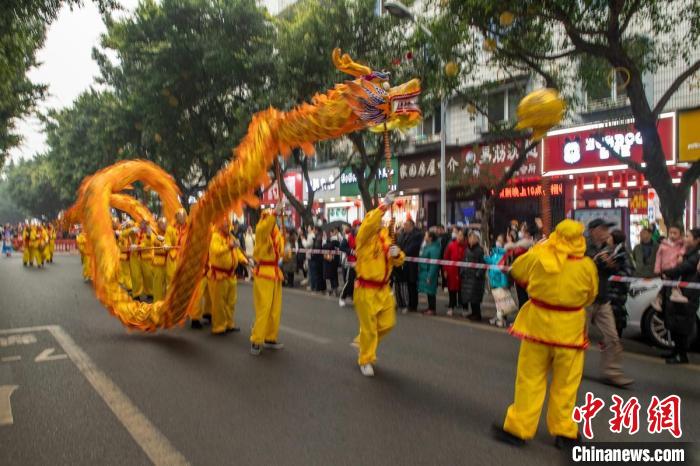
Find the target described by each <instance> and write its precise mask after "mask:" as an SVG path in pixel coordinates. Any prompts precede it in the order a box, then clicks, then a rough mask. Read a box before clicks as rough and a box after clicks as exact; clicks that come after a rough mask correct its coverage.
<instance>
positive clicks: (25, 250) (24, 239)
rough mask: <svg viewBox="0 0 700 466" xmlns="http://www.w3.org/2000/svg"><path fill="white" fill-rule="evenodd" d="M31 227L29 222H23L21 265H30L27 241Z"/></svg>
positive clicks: (29, 237) (30, 254)
mask: <svg viewBox="0 0 700 466" xmlns="http://www.w3.org/2000/svg"><path fill="white" fill-rule="evenodd" d="M31 231H32V229H31V227H30V226H29V224H27V223H25V224H24V229H23V230H22V265H24V266H27V265H29V266H31V265H32V250H31V249H30V248H29V242H30V241H31Z"/></svg>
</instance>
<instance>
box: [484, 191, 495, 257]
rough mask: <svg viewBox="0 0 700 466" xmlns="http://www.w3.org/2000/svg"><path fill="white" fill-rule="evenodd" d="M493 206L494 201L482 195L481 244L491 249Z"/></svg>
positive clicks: (490, 197)
mask: <svg viewBox="0 0 700 466" xmlns="http://www.w3.org/2000/svg"><path fill="white" fill-rule="evenodd" d="M495 204H496V202H495V199H494V197H493V196H492V195H490V194H484V196H483V197H482V198H481V244H482V246H484V247H485V248H490V247H491V222H492V221H493V214H494V210H495V208H496V205H495Z"/></svg>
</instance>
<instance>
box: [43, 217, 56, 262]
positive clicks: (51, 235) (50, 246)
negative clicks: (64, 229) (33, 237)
mask: <svg viewBox="0 0 700 466" xmlns="http://www.w3.org/2000/svg"><path fill="white" fill-rule="evenodd" d="M46 237H47V240H48V243H47V247H45V248H44V261H45V262H50V263H53V252H54V249H55V248H56V229H55V228H54V227H53V225H52V224H50V223H49V224H48V225H47V226H46Z"/></svg>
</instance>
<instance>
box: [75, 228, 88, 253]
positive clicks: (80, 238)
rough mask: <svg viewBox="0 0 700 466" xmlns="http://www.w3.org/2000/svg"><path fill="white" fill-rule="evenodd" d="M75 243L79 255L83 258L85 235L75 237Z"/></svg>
mask: <svg viewBox="0 0 700 466" xmlns="http://www.w3.org/2000/svg"><path fill="white" fill-rule="evenodd" d="M75 243H76V245H77V246H78V251H80V254H81V255H83V256H85V255H87V253H88V252H87V238H86V237H85V233H83V232H80V234H78V236H76V237H75Z"/></svg>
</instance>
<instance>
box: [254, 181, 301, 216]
mask: <svg viewBox="0 0 700 466" xmlns="http://www.w3.org/2000/svg"><path fill="white" fill-rule="evenodd" d="M283 179H284V184H285V185H286V186H287V189H288V190H289V193H290V194H291V195H292V196H294V197H295V198H296V199H301V198H302V196H303V195H304V194H303V190H302V176H301V172H298V171H289V172H287V173H285V174H284V176H283ZM262 189H263V195H262V199H261V200H260V205H261V207H263V208H265V207H274V206H275V205H277V204H278V203H279V201H280V198H284V200H285V201H286V203H287V212H286V214H285V215H286V216H287V220H286V222H287V224H288V226H293V227H298V226H299V225H300V224H301V219H300V217H299V214H298V213H297V211H296V210H294V209H292V208H291V207H290V204H289V201H288V200H287V197H286V196H285V195H284V193H282V192H280V188H279V185H278V183H277V182H274V183H272V184H271V185H270V187H269V188H268V189H267V190H265V188H264V187H263V188H262Z"/></svg>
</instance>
